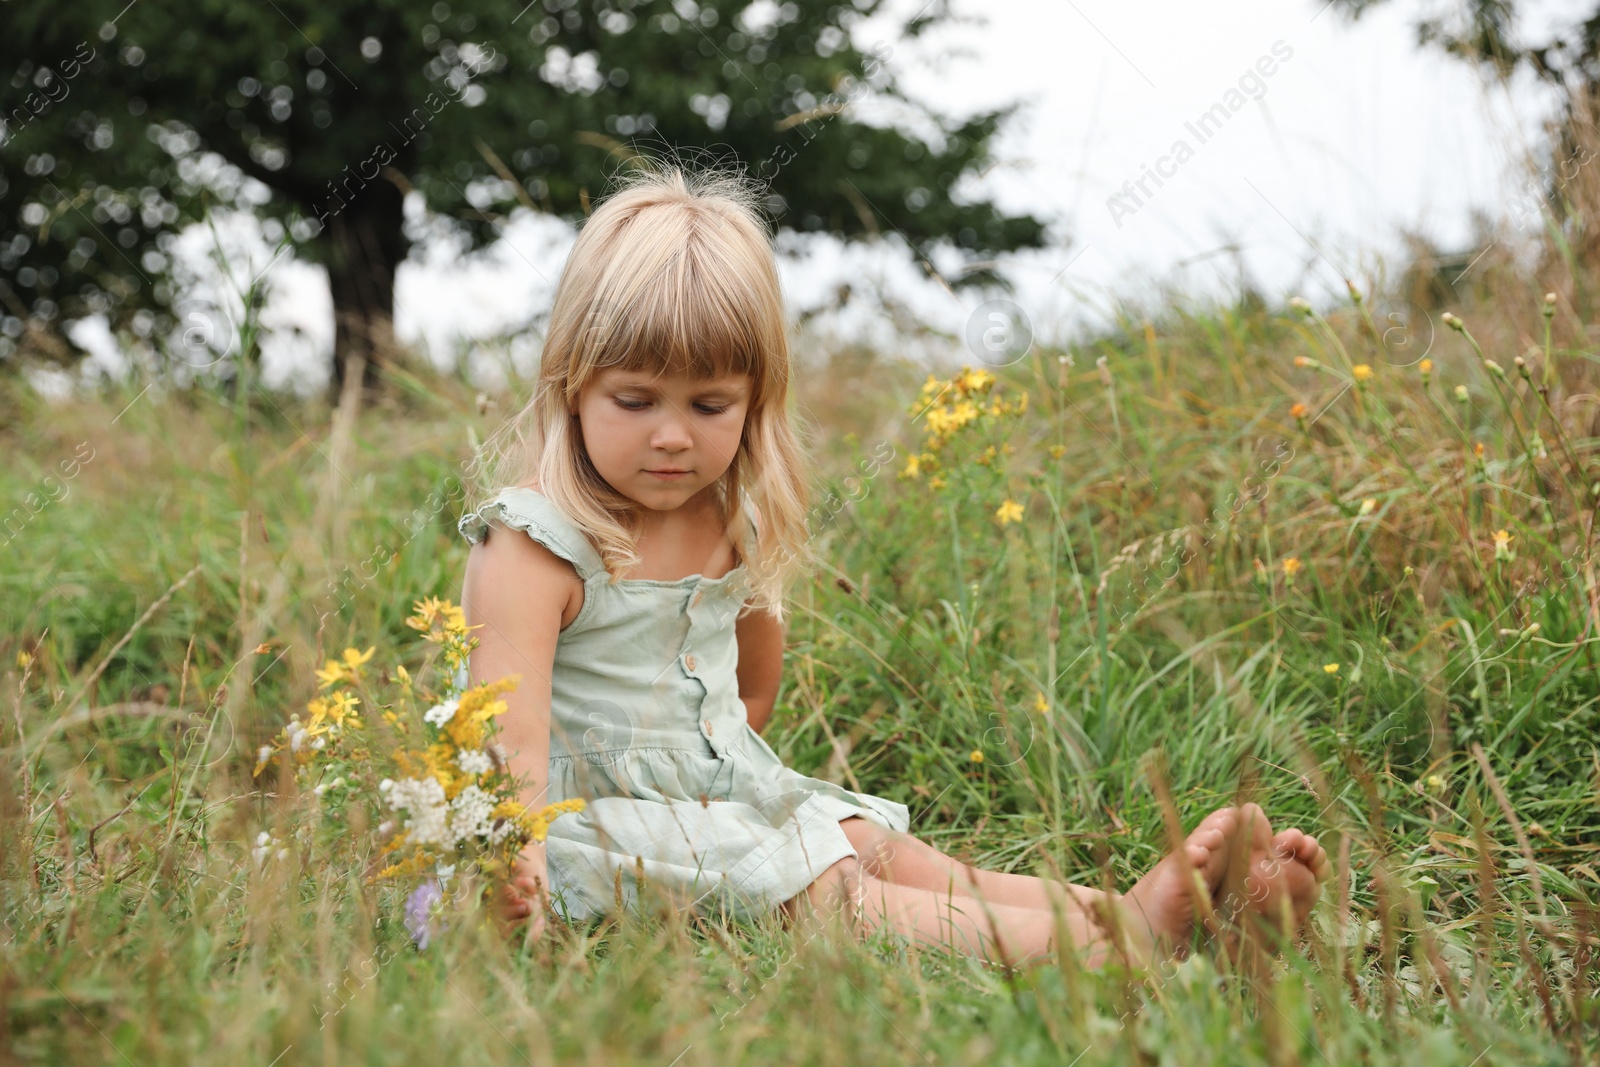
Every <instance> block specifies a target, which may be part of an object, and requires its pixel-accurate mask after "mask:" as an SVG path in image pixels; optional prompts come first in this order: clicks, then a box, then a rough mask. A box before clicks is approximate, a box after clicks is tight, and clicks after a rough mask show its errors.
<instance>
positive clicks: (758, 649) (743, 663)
mask: <svg viewBox="0 0 1600 1067" xmlns="http://www.w3.org/2000/svg"><path fill="white" fill-rule="evenodd" d="M733 632H734V637H735V638H736V639H737V640H738V643H739V668H738V672H737V673H738V678H739V699H740V700H743V701H744V706H745V711H746V713H747V714H748V715H749V718H750V728H751V729H752V730H754V731H755V732H756V733H760V732H761V730H762V728H763V727H765V726H766V725H767V720H768V719H769V718H771V717H772V705H773V704H774V703H776V701H777V699H778V685H779V683H780V682H781V681H782V679H783V624H782V623H781V622H779V621H778V620H777V619H776V618H775V617H773V616H772V615H769V614H768V613H766V612H764V611H748V612H744V613H742V614H740V616H739V618H738V619H737V620H736V621H735V622H734V627H733Z"/></svg>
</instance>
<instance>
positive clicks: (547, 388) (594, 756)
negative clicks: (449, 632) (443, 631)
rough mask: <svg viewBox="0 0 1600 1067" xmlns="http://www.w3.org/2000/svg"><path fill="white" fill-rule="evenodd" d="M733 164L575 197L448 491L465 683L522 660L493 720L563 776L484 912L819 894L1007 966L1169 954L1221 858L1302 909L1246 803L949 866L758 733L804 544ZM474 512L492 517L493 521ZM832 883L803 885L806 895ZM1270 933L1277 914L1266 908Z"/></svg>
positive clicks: (1303, 885)
mask: <svg viewBox="0 0 1600 1067" xmlns="http://www.w3.org/2000/svg"><path fill="white" fill-rule="evenodd" d="M758 202H759V197H758V194H757V193H756V192H755V191H754V190H753V189H752V188H751V187H750V186H749V185H747V184H746V182H745V181H744V179H743V178H742V177H738V176H729V175H719V174H714V173H685V172H684V171H681V170H679V169H677V168H675V167H667V168H655V169H646V170H644V171H641V172H640V173H639V174H637V175H635V176H634V177H632V178H630V179H626V180H624V181H623V182H622V185H621V188H620V189H619V191H617V192H615V193H614V194H613V195H612V196H611V197H610V198H609V199H607V200H606V201H605V202H604V204H603V205H602V206H600V207H599V208H598V209H597V210H596V211H595V212H594V213H593V215H592V216H591V217H590V218H589V219H588V220H587V221H586V222H585V224H584V225H583V228H582V231H581V233H580V235H579V237H578V239H577V243H576V244H575V245H574V247H573V249H572V252H571V255H570V257H569V258H568V260H567V264H566V267H565V269H564V271H563V273H562V276H561V280H560V283H559V285H558V286H557V290H556V295H555V301H554V304H553V307H552V309H551V312H550V321H549V327H548V331H547V335H546V340H545V345H544V353H543V357H542V362H541V365H540V368H539V377H538V382H537V385H536V388H535V392H534V395H533V398H532V399H531V400H530V401H529V403H528V405H527V407H526V408H525V409H524V410H523V411H522V412H520V413H519V414H518V415H517V416H516V417H515V418H514V419H512V420H511V421H510V422H508V423H507V424H506V426H504V427H502V429H501V430H500V431H499V432H498V433H497V434H496V435H495V437H494V438H492V439H491V441H490V442H489V447H488V448H486V450H485V457H484V461H483V462H484V464H485V466H486V467H487V468H488V472H489V476H488V478H487V484H488V485H489V486H490V487H499V491H498V492H497V493H496V494H495V495H494V496H493V497H492V498H491V499H489V500H488V501H486V502H485V503H483V504H482V505H481V506H480V507H478V508H476V509H475V510H473V511H471V512H469V513H468V514H466V515H464V516H463V518H462V519H461V522H460V531H461V533H462V534H463V535H464V536H465V537H466V538H467V539H468V541H469V542H471V544H472V545H473V547H472V549H471V551H470V553H469V556H468V561H467V570H466V578H465V583H464V589H463V592H462V596H461V604H462V608H463V609H464V611H465V613H466V617H467V621H468V623H469V624H470V625H472V626H475V627H478V629H476V630H475V631H474V632H475V633H476V634H477V636H478V638H479V642H480V643H479V644H478V646H477V647H476V649H475V650H474V651H473V653H472V656H471V661H470V664H469V668H468V676H469V678H470V680H471V682H472V683H474V684H476V683H478V682H484V681H490V680H494V679H498V678H502V677H505V676H508V675H513V674H515V675H519V676H520V678H521V681H520V684H519V685H518V686H517V687H516V688H515V689H514V690H513V691H512V692H511V693H509V694H508V695H507V698H506V699H507V702H508V704H509V705H510V710H509V711H508V713H507V714H506V715H504V716H503V717H502V718H501V719H500V722H501V723H502V727H503V735H502V742H503V744H504V747H505V748H506V750H507V752H508V758H509V762H510V765H511V768H512V770H513V772H514V773H518V774H522V775H524V776H525V781H526V782H527V786H526V792H525V794H524V799H525V800H526V801H527V802H528V803H530V804H533V805H543V804H546V803H553V802H555V801H558V800H563V799H567V798H569V797H582V798H584V800H585V801H586V807H585V808H584V809H583V810H582V811H580V812H574V813H568V814H566V815H563V816H561V817H560V818H558V819H556V820H555V821H554V822H553V823H552V824H551V827H550V832H549V836H548V837H547V839H546V840H545V842H543V843H542V844H539V843H535V844H532V845H530V846H529V847H528V848H527V849H526V850H525V851H524V852H523V853H522V855H521V857H520V862H519V866H518V871H517V873H516V876H515V877H514V878H513V880H512V882H511V884H510V885H509V886H508V887H507V889H506V890H505V891H504V893H503V894H502V895H501V897H500V899H499V901H498V903H497V909H498V911H499V914H500V915H501V916H502V917H503V918H504V919H506V920H507V921H508V922H510V923H513V924H515V923H518V922H521V921H523V920H531V921H532V923H533V926H534V929H533V930H531V931H529V933H531V934H533V935H534V936H537V934H538V933H539V931H541V930H542V929H543V924H544V921H545V913H546V907H544V906H541V904H540V903H539V902H540V901H541V900H547V901H548V906H549V908H550V909H552V910H555V911H556V912H557V913H558V914H560V915H563V916H565V917H567V918H576V919H584V918H587V917H589V916H592V915H594V914H597V913H600V912H604V911H606V910H608V909H610V908H611V907H613V906H614V905H620V906H623V907H627V906H628V905H630V904H631V903H633V902H634V901H635V899H636V895H637V893H638V889H639V885H640V882H639V879H640V877H641V876H642V877H643V878H644V879H645V880H646V881H647V882H649V883H650V884H652V885H654V886H657V887H660V888H662V889H664V890H666V891H667V893H668V894H669V895H670V896H671V897H673V898H676V899H677V900H678V901H680V902H681V904H682V906H684V907H686V908H689V907H692V908H695V909H697V910H701V911H704V912H712V911H717V910H721V911H722V912H724V913H725V914H727V915H729V916H730V917H733V918H741V919H748V918H752V917H754V916H757V915H761V914H771V913H778V914H779V915H781V917H782V921H783V922H784V923H785V924H788V923H789V922H791V921H792V920H793V919H794V918H796V917H797V916H798V915H800V914H801V913H802V912H804V913H805V914H807V915H814V914H816V911H817V910H818V906H823V905H824V902H825V901H828V902H832V901H837V900H841V899H842V900H844V901H846V902H847V903H848V905H849V908H850V909H851V913H852V914H854V915H856V916H858V917H859V918H860V920H862V921H864V922H865V924H866V925H868V926H879V925H888V926H890V927H892V928H894V929H895V930H897V931H900V932H902V933H904V934H906V935H907V936H909V937H911V938H913V939H916V940H922V941H927V942H931V943H935V944H944V945H946V946H949V947H953V948H956V949H958V950H962V951H967V952H971V953H974V954H977V955H981V956H983V957H985V958H994V959H1002V960H1006V961H1010V962H1017V961H1027V960H1034V959H1040V958H1044V957H1046V956H1048V955H1049V954H1050V953H1052V952H1054V951H1055V950H1056V948H1057V946H1056V944H1055V936H1056V928H1057V927H1056V921H1057V919H1056V913H1057V912H1059V913H1060V917H1061V919H1062V921H1063V926H1062V928H1063V929H1064V930H1066V931H1067V932H1068V933H1069V934H1070V937H1071V941H1072V946H1071V947H1073V948H1075V949H1078V950H1084V951H1086V954H1087V957H1088V962H1090V963H1091V964H1092V963H1095V962H1098V961H1099V960H1101V959H1103V958H1104V957H1105V956H1106V954H1107V952H1108V951H1109V949H1110V948H1111V944H1110V938H1111V936H1112V935H1111V933H1110V931H1114V930H1122V931H1124V935H1121V936H1123V937H1124V938H1125V939H1124V940H1121V941H1120V942H1119V943H1120V944H1121V946H1122V947H1123V948H1124V949H1126V948H1127V947H1128V946H1129V945H1131V946H1132V948H1133V950H1134V951H1136V952H1138V953H1139V954H1140V955H1141V956H1142V957H1144V958H1146V959H1148V958H1150V957H1151V956H1152V954H1158V953H1159V954H1168V953H1173V952H1181V951H1183V949H1184V948H1186V947H1187V945H1188V942H1189V940H1190V937H1191V933H1192V930H1193V928H1194V926H1195V922H1196V919H1197V914H1196V910H1195V909H1196V906H1197V902H1198V907H1199V908H1201V909H1205V908H1207V907H1208V906H1209V900H1204V901H1201V900H1199V897H1198V888H1199V886H1198V884H1197V881H1196V877H1195V876H1196V873H1198V876H1199V878H1198V883H1200V884H1203V885H1204V887H1205V890H1206V894H1207V896H1208V897H1209V895H1211V894H1215V893H1217V892H1218V890H1219V888H1220V886H1221V884H1222V880H1223V877H1224V873H1225V871H1226V870H1227V868H1228V864H1229V862H1230V857H1231V858H1232V860H1233V861H1234V862H1235V863H1238V864H1239V865H1240V867H1241V868H1244V867H1248V870H1249V878H1250V882H1249V885H1250V886H1251V888H1252V891H1251V893H1250V901H1249V903H1248V905H1247V906H1248V907H1250V908H1252V909H1254V910H1257V911H1259V912H1261V913H1262V914H1263V915H1266V916H1269V917H1274V918H1276V917H1277V916H1280V915H1282V914H1284V913H1285V912H1288V913H1290V914H1292V922H1293V924H1294V925H1295V926H1296V927H1298V926H1299V924H1300V923H1302V922H1303V921H1304V918H1305V916H1306V913H1307V911H1308V910H1309V908H1310V906H1311V904H1312V903H1313V902H1314V901H1315V899H1316V897H1317V894H1318V883H1319V882H1320V881H1322V880H1323V879H1324V878H1325V877H1326V876H1327V873H1328V860H1327V856H1326V854H1325V853H1324V851H1323V849H1322V848H1321V847H1320V846H1318V844H1317V843H1316V841H1315V840H1313V839H1312V838H1310V837H1307V836H1306V835H1305V834H1303V833H1300V832H1299V831H1297V830H1287V831H1284V832H1283V833H1280V834H1278V835H1277V836H1276V837H1274V836H1272V834H1271V832H1270V830H1269V829H1268V827H1267V823H1266V820H1265V818H1264V817H1263V815H1262V813H1261V810H1260V809H1259V808H1258V807H1256V806H1255V805H1244V806H1242V807H1240V808H1224V809H1220V810H1218V811H1216V812H1213V813H1212V814H1211V815H1210V816H1209V817H1207V818H1206V819H1205V820H1204V821H1203V822H1202V823H1201V824H1200V826H1199V828H1198V829H1196V830H1195V831H1194V832H1193V833H1191V834H1190V835H1189V837H1188V839H1187V840H1186V841H1185V842H1184V843H1183V846H1182V848H1181V849H1179V850H1178V851H1176V852H1174V853H1173V854H1172V855H1170V856H1168V857H1167V858H1166V859H1164V860H1162V861H1161V862H1160V863H1159V864H1157V865H1156V866H1155V867H1154V868H1153V869H1152V870H1151V871H1150V873H1149V874H1147V875H1146V876H1145V877H1144V878H1143V879H1142V880H1140V881H1139V883H1138V884H1137V885H1135V886H1134V887H1133V888H1132V889H1131V890H1129V891H1128V892H1127V893H1125V894H1116V893H1102V892H1100V891H1098V890H1094V889H1088V888H1084V887H1081V886H1075V885H1070V884H1066V883H1061V882H1054V881H1049V880H1046V879H1041V878H1034V877H1029V876H1025V875H1020V874H1006V873H1001V872H998V871H987V870H978V869H974V868H972V867H969V866H967V865H965V864H963V863H961V862H959V861H958V860H956V859H953V858H952V857H950V856H947V855H945V854H944V853H942V852H940V851H939V850H937V849H935V848H933V847H932V846H930V845H928V844H926V843H924V842H922V841H919V840H918V839H917V838H915V837H913V836H911V834H909V833H908V831H909V829H910V821H911V820H910V812H909V811H908V810H907V808H906V806H905V805H904V804H900V803H898V802H896V801H892V800H887V799H885V798H883V797H877V796H872V795H870V794H867V793H857V792H852V791H850V790H848V789H844V788H841V787H840V786H838V785H834V784H832V783H830V782H825V781H821V780H819V779H816V778H810V777H807V776H805V775H803V774H800V773H799V772H797V771H794V770H792V769H790V768H788V767H786V766H784V765H783V763H782V762H781V761H780V760H779V759H778V757H777V756H776V755H775V754H774V753H773V750H772V749H771V748H770V747H769V746H768V745H767V743H766V742H765V741H764V740H763V739H762V738H761V736H760V733H759V731H760V730H761V728H762V727H763V726H764V725H765V724H766V722H767V719H768V717H769V716H770V715H771V714H772V707H773V701H774V700H775V699H776V697H777V694H778V689H779V676H780V672H781V669H782V661H783V641H784V630H783V600H784V591H785V588H786V587H787V586H788V585H789V583H790V582H791V581H792V580H793V578H794V577H795V576H796V574H797V573H798V572H799V571H800V570H801V569H802V568H803V567H804V564H805V562H806V560H807V551H806V529H805V514H806V499H807V490H806V481H805V478H804V476H803V470H802V461H801V454H800V449H799V447H798V445H797V443H796V439H795V435H794V432H793V430H792V428H791V426H790V423H789V414H788V406H787V400H788V388H789V372H790V360H789V352H788V344H787V335H786V328H785V322H784V316H783V304H782V295H781V292H780V288H779V283H778V276H777V270H776V264H775V262H774V258H773V251H772V246H771V243H770V238H769V236H768V232H767V230H766V227H765V224H764V223H763V221H762V218H761V215H760V214H759V211H758V209H757V207H756V205H757V203H758ZM491 531H492V536H491ZM831 906H832V904H831V903H829V904H828V905H826V907H828V908H831ZM1279 925H1280V929H1281V923H1280V924H1279Z"/></svg>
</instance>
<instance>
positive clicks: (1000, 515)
mask: <svg viewBox="0 0 1600 1067" xmlns="http://www.w3.org/2000/svg"><path fill="white" fill-rule="evenodd" d="M994 517H995V519H996V520H997V521H998V522H999V523H1000V525H1001V526H1004V525H1005V524H1006V523H1008V522H1021V521H1022V505H1021V504H1019V503H1017V502H1016V501H1015V500H1007V501H1006V502H1005V503H1004V504H1001V505H1000V506H999V507H998V508H996V509H995V513H994Z"/></svg>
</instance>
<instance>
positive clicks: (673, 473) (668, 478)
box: [645, 470, 694, 482]
mask: <svg viewBox="0 0 1600 1067" xmlns="http://www.w3.org/2000/svg"><path fill="white" fill-rule="evenodd" d="M645 473H646V474H648V475H650V477H652V478H660V479H661V480H662V481H664V482H673V481H677V480H678V479H679V478H687V477H689V475H691V474H693V473H694V472H693V471H679V470H659V471H652V470H647V471H645Z"/></svg>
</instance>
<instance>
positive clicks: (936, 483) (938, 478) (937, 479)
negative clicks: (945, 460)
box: [928, 474, 944, 489]
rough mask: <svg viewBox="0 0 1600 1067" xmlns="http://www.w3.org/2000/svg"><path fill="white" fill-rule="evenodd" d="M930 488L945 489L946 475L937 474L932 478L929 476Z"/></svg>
mask: <svg viewBox="0 0 1600 1067" xmlns="http://www.w3.org/2000/svg"><path fill="white" fill-rule="evenodd" d="M928 488H929V489H943V488H944V475H942V474H935V475H934V476H933V477H932V478H929V479H928Z"/></svg>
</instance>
